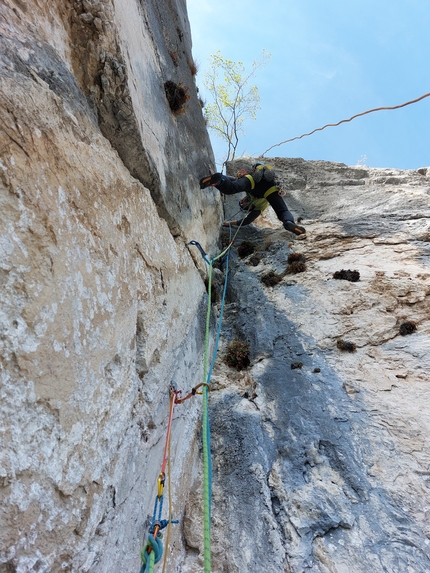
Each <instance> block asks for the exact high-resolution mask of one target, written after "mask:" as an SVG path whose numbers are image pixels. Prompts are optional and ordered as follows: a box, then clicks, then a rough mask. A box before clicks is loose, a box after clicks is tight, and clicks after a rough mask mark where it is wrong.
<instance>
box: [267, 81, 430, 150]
mask: <svg viewBox="0 0 430 573" xmlns="http://www.w3.org/2000/svg"><path fill="white" fill-rule="evenodd" d="M426 97H430V92H429V93H427V94H424V95H422V96H420V97H417V98H416V99H412V100H410V101H407V102H405V103H401V104H399V105H391V106H384V107H375V108H373V109H368V110H367V111H363V112H361V113H356V114H355V115H353V116H352V117H350V118H349V119H342V120H341V121H338V122H337V123H327V124H326V125H324V126H323V127H318V128H317V129H314V130H313V131H310V132H309V133H303V134H302V135H299V136H297V137H292V138H291V139H286V140H285V141H281V143H276V144H275V145H272V146H271V147H269V148H268V149H266V151H265V152H264V153H262V154H261V157H264V156H265V155H266V153H267V152H268V151H270V150H271V149H273V148H274V147H280V146H281V145H284V143H290V142H291V141H296V140H297V139H302V138H303V137H308V136H309V135H313V134H314V133H316V132H317V131H322V130H323V129H325V128H326V127H337V126H338V125H341V124H342V123H348V122H349V121H352V120H353V119H355V118H356V117H361V116H363V115H367V114H368V113H373V112H375V111H387V110H392V109H400V108H402V107H406V106H407V105H411V104H413V103H417V102H419V101H421V100H423V99H425V98H426Z"/></svg>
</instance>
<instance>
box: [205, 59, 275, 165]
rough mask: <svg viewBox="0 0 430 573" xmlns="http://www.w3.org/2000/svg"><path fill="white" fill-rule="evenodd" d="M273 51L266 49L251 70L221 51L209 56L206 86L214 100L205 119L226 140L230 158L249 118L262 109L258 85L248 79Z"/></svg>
mask: <svg viewBox="0 0 430 573" xmlns="http://www.w3.org/2000/svg"><path fill="white" fill-rule="evenodd" d="M270 56H271V54H268V53H267V52H265V51H264V50H263V57H262V58H261V59H260V60H255V61H254V62H253V63H252V67H251V71H249V72H246V70H245V66H244V65H243V63H242V62H233V60H228V59H227V58H224V57H223V56H222V55H221V52H220V51H219V50H218V51H217V52H216V54H212V56H210V68H209V71H208V72H207V73H206V74H205V78H204V85H205V87H206V89H207V90H208V91H209V93H210V94H211V95H212V98H213V102H212V103H208V104H207V105H206V106H205V118H206V121H207V124H208V127H209V129H212V130H213V131H214V132H215V133H216V134H217V135H218V136H219V137H221V138H222V139H224V141H225V142H226V143H227V155H226V159H225V160H224V162H223V167H224V165H225V164H226V163H227V161H231V160H233V159H234V157H235V154H236V150H237V146H238V143H239V135H240V134H242V133H244V130H243V123H244V122H245V120H246V119H248V118H250V119H255V118H256V115H257V110H259V109H260V106H259V101H260V96H259V94H258V88H257V86H250V85H249V81H250V79H251V78H252V77H253V76H254V75H255V73H256V71H257V70H258V69H260V68H262V67H264V66H265V65H266V64H267V60H268V59H269V58H270Z"/></svg>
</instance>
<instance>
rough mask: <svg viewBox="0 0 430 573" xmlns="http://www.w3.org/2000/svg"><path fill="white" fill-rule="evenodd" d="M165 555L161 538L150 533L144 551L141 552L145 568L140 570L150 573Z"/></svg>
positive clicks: (142, 572)
mask: <svg viewBox="0 0 430 573" xmlns="http://www.w3.org/2000/svg"><path fill="white" fill-rule="evenodd" d="M162 555H163V544H162V542H161V539H159V538H157V537H154V536H153V535H151V534H149V536H148V541H147V542H146V545H145V546H144V547H143V549H142V551H141V552H140V557H141V559H142V563H143V565H145V566H146V567H145V569H143V566H142V569H141V570H140V571H141V573H148V572H150V571H152V569H153V568H154V564H155V563H158V562H159V561H160V559H161V556H162Z"/></svg>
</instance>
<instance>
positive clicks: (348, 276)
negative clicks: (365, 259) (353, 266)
mask: <svg viewBox="0 0 430 573" xmlns="http://www.w3.org/2000/svg"><path fill="white" fill-rule="evenodd" d="M333 278H334V279H338V280H344V281H350V282H352V283H356V282H358V281H359V280H360V273H359V272H358V271H351V270H349V269H348V270H345V269H342V270H341V271H336V272H335V273H333Z"/></svg>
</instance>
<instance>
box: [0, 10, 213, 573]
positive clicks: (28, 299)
mask: <svg viewBox="0 0 430 573" xmlns="http://www.w3.org/2000/svg"><path fill="white" fill-rule="evenodd" d="M0 18H1V22H0V32H1V33H0V45H1V49H0V54H1V56H0V79H1V89H0V122H1V126H2V128H1V131H0V139H1V145H0V149H1V157H0V191H1V193H0V202H1V206H0V211H1V220H0V250H1V255H0V281H1V303H0V353H1V387H0V395H1V400H0V401H1V406H0V408H1V412H0V418H1V426H0V427H1V434H0V436H1V437H0V439H1V463H0V495H1V507H2V510H1V511H2V513H1V525H0V569H1V570H2V571H17V572H19V573H24V572H29V571H39V572H42V571H49V572H54V571H79V572H81V571H89V570H91V571H100V572H106V571H114V570H116V571H119V570H121V571H138V570H139V568H140V548H141V546H142V543H143V540H144V536H145V535H146V534H147V530H148V521H147V516H148V514H151V512H152V507H153V505H154V499H155V494H156V484H157V478H158V473H159V471H160V466H161V460H162V455H163V447H164V439H165V434H166V421H167V417H168V411H169V384H170V382H172V380H175V382H176V383H177V385H178V387H179V388H183V389H184V390H188V389H190V388H191V387H192V386H193V385H195V384H197V383H198V382H201V376H202V360H201V356H202V352H203V324H204V312H202V307H204V305H205V300H206V290H205V285H204V281H203V278H204V272H205V269H204V263H203V262H202V257H201V256H200V254H199V253H198V251H197V250H196V249H193V250H190V248H189V247H187V245H186V244H187V242H189V241H190V240H192V239H197V240H199V241H200V242H201V243H202V245H203V247H204V248H206V249H207V250H211V249H216V242H217V240H218V235H219V222H220V220H221V207H220V206H221V203H220V200H219V197H218V194H217V193H215V192H213V191H212V190H208V192H206V193H205V195H203V194H202V193H201V192H200V190H199V189H198V185H197V181H198V176H199V175H201V174H202V173H205V172H206V171H207V169H208V164H211V163H212V150H211V148H210V144H209V139H208V135H207V132H206V127H205V125H204V121H203V116H202V112H201V106H200V103H199V101H198V96H197V91H196V87H195V84H194V79H193V73H192V66H191V63H192V58H191V40H190V30H189V24H188V20H187V16H186V9H185V3H184V2H178V3H177V4H175V7H173V6H171V5H170V3H165V4H163V3H160V2H154V3H147V2H146V3H144V4H142V3H140V2H135V3H133V2H131V3H130V2H115V4H114V3H113V2H110V1H106V0H103V1H101V2H96V1H90V0H83V1H82V2H81V1H77V2H63V1H58V2H49V3H46V2H40V1H38V0H32V1H29V2H22V1H21V0H16V1H14V0H6V1H5V2H2V5H1V7H0ZM166 81H172V82H177V83H182V84H183V85H184V86H186V87H187V89H188V94H189V96H190V99H189V101H188V102H187V103H186V106H187V107H186V109H184V113H182V114H174V113H172V111H171V109H170V107H169V104H168V101H167V98H166V93H165V89H164V83H165V82H166ZM194 251H196V252H194ZM199 423H200V416H199V403H198V401H197V400H196V401H195V402H193V401H192V400H190V401H189V402H187V403H185V404H184V405H183V406H181V409H178V410H177V412H176V414H175V432H174V435H173V441H172V447H171V450H172V458H174V459H175V465H174V467H172V476H173V477H172V479H173V483H174V484H179V485H175V486H174V487H175V490H176V491H177V493H176V496H175V498H176V504H177V505H176V506H175V512H176V513H177V514H178V515H179V516H180V515H181V513H182V512H183V507H184V503H185V498H186V495H187V491H188V490H186V489H184V490H181V488H180V484H181V480H184V481H183V483H188V482H190V481H192V480H193V479H194V474H196V471H197V462H196V460H197V459H198V458H197V456H196V455H194V453H195V452H196V448H197V431H198V427H199ZM180 535H181V534H180V530H179V528H178V532H177V534H176V539H180ZM177 547H178V550H177V551H178V552H179V553H178V555H179V557H178V559H181V556H180V552H181V551H182V552H183V551H184V550H183V546H182V545H181V544H180V543H178V544H177ZM181 548H182V549H181Z"/></svg>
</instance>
